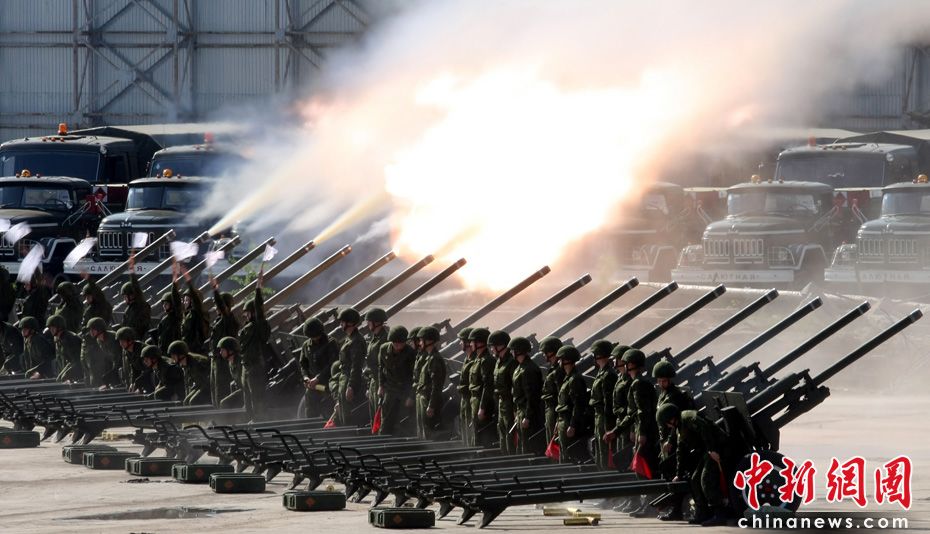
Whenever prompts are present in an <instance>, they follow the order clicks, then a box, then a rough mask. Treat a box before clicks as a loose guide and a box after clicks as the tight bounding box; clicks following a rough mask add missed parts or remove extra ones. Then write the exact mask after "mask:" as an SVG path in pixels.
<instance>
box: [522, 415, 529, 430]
mask: <svg viewBox="0 0 930 534" xmlns="http://www.w3.org/2000/svg"><path fill="white" fill-rule="evenodd" d="M520 427H521V428H529V427H530V420H529V419H527V418H526V417H524V418H523V420H522V421H520Z"/></svg>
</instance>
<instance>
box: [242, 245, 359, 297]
mask: <svg viewBox="0 0 930 534" xmlns="http://www.w3.org/2000/svg"><path fill="white" fill-rule="evenodd" d="M350 252H352V246H351V245H346V246H344V247H342V248H341V249H339V250H337V251H336V252H333V253H332V254H331V255H330V256H329V257H328V258H326V259H325V260H323V261H321V262H320V263H319V264H318V265H317V266H315V267H313V268H312V269H310V270H309V271H307V272H305V273H304V274H302V275H300V276H299V277H298V278H297V279H296V280H294V281H293V282H291V283H290V284H288V285H287V286H285V287H284V288H282V289H281V290H280V291H278V292H277V293H275V294H274V295H271V296H270V297H268V298H267V299H266V300H265V307H266V309H267V307H269V306H274V305H275V304H277V303H279V302H281V301H282V300H283V299H285V298H286V297H288V296H289V295H291V294H292V293H293V292H294V291H296V290H298V289H300V288H301V287H303V286H304V285H305V284H307V283H309V282H310V281H311V280H313V279H314V278H316V277H317V276H319V275H320V273H322V272H323V271H325V270H326V269H329V268H330V267H332V266H333V265H334V264H336V262H338V261H339V260H341V259H342V258H345V257H346V256H348V255H349V253H350ZM238 306H239V304H237V305H236V307H238Z"/></svg>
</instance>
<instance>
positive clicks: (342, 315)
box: [338, 308, 362, 324]
mask: <svg viewBox="0 0 930 534" xmlns="http://www.w3.org/2000/svg"><path fill="white" fill-rule="evenodd" d="M338 320H339V321H345V322H347V323H351V324H358V323H360V322H361V321H362V316H361V315H359V313H358V310H356V309H355V308H346V309H344V310H342V311H341V312H339V317H338Z"/></svg>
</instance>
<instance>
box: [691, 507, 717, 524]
mask: <svg viewBox="0 0 930 534" xmlns="http://www.w3.org/2000/svg"><path fill="white" fill-rule="evenodd" d="M711 517H713V514H711V513H710V508H708V507H707V506H697V507H695V510H694V517H693V518H691V520H690V521H688V524H689V525H702V524H704V521H707V520H708V519H710V518H711Z"/></svg>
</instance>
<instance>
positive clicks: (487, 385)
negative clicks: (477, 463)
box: [468, 328, 496, 447]
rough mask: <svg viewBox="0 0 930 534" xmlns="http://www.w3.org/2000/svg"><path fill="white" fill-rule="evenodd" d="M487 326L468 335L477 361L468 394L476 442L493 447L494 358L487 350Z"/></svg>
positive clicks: (470, 379) (472, 372)
mask: <svg viewBox="0 0 930 534" xmlns="http://www.w3.org/2000/svg"><path fill="white" fill-rule="evenodd" d="M490 335H491V333H490V332H489V331H488V329H487V328H475V329H474V330H472V331H471V333H470V334H469V335H468V340H469V341H470V342H471V350H472V353H473V354H474V356H473V358H474V361H473V362H472V364H471V369H470V371H469V373H468V394H469V396H470V397H471V413H472V417H471V420H472V424H473V426H474V428H473V429H472V432H473V433H474V435H475V440H474V444H475V445H480V446H482V447H490V446H491V445H493V443H494V434H495V428H494V426H493V423H494V410H495V408H496V406H495V403H494V358H493V357H492V356H491V354H490V353H489V352H488V344H487V343H488V336H490Z"/></svg>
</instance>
